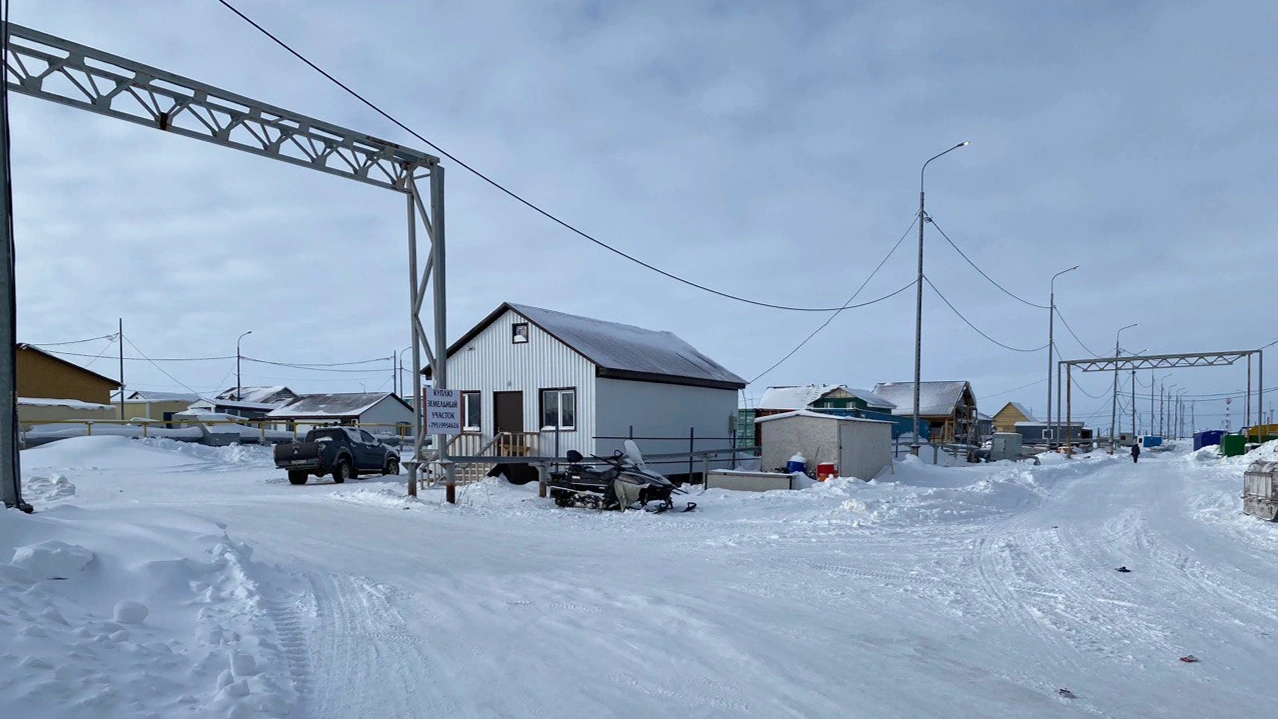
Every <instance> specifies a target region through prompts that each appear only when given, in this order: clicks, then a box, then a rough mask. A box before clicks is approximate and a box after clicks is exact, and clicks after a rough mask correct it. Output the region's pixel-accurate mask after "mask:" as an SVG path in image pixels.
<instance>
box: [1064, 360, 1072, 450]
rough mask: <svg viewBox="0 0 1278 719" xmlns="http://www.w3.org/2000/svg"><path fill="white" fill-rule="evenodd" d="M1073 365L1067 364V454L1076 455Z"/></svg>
mask: <svg viewBox="0 0 1278 719" xmlns="http://www.w3.org/2000/svg"><path fill="white" fill-rule="evenodd" d="M1073 368H1074V366H1073V365H1070V364H1066V365H1065V456H1066V457H1073V456H1074V424H1073V414H1072V412H1073V409H1074V405H1073V402H1072V401H1071V395H1072V394H1073V392H1074V379H1073V377H1072V376H1071V375H1070V370H1072V369H1073Z"/></svg>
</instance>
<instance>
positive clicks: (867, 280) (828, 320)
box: [749, 217, 919, 384]
mask: <svg viewBox="0 0 1278 719" xmlns="http://www.w3.org/2000/svg"><path fill="white" fill-rule="evenodd" d="M918 221H919V220H918V218H917V217H915V218H914V220H913V221H912V222H910V226H909V227H907V228H905V232H903V233H901V239H899V240H897V241H896V244H895V245H892V249H890V250H888V253H887V254H886V255H884V257H883V259H882V260H880V261H879V264H878V265H877V266H876V267H875V268H874V271H873V272H871V273H870V274H869V276H868V277H866V278H865V281H864V282H862V283H861V286H860V287H858V288H856V292H853V293H852V296H851V297H849V298H848V299H847V301H846V302H844V303H843V304H845V305H850V304H852V301H853V300H855V299H856V298H857V295H859V294H861V290H864V289H865V286H866V285H868V284H870V280H872V279H874V276H875V275H876V274H878V272H879V270H881V269H883V265H885V264H887V261H888V260H889V259H891V257H892V255H893V254H894V253H895V252H896V249H897V248H898V247H900V246H901V243H902V242H904V241H905V238H906V237H907V236H909V234H910V230H912V229H914V226H915V225H916V224H918ZM914 284H915V283H914V282H911V283H910V284H908V285H906V286H905V288H902V289H906V288H909V287H913V286H914ZM892 294H896V293H895V292H894V293H892ZM889 296H891V295H889ZM842 311H843V310H838V311H837V312H835V313H834V314H832V315H830V316H829V317H827V318H826V320H825V322H822V323H821V326H820V327H817V328H816V329H814V330H812V332H811V333H810V334H808V336H807V337H804V338H803V341H802V342H800V343H799V344H798V345H796V346H795V348H794V349H792V350H790V351H789V352H787V353H786V355H785V356H784V357H782V358H781V359H779V360H777V361H776V364H774V365H772V366H771V367H769V368H767V369H765V370H763V371H762V372H760V373H759V374H758V375H757V376H755V378H754V379H752V380H750V382H749V384H754V383H755V382H758V381H759V380H760V379H761V378H762V377H765V376H766V375H767V374H768V373H769V372H771V371H772V370H774V369H776V368H777V367H780V366H781V364H782V363H783V362H785V361H786V360H788V359H790V358H791V357H793V356H794V353H795V352H798V351H799V350H801V349H803V346H804V345H806V344H807V343H808V342H809V341H811V340H812V338H813V337H816V336H817V334H818V333H820V332H821V330H823V329H825V328H826V326H827V325H829V324H830V323H831V322H833V321H834V318H835V317H838V316H839V313H840V312H842Z"/></svg>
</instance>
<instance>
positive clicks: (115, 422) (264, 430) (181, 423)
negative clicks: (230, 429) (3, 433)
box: [19, 417, 412, 444]
mask: <svg viewBox="0 0 1278 719" xmlns="http://www.w3.org/2000/svg"><path fill="white" fill-rule="evenodd" d="M19 424H20V425H21V426H23V427H27V426H29V427H30V429H24V430H22V432H21V436H22V438H23V440H27V439H33V440H34V439H41V438H42V437H41V435H47V434H51V433H45V432H38V431H36V429H35V428H36V427H49V426H53V425H61V426H66V427H67V428H76V427H83V428H84V436H88V437H91V436H93V428H94V427H95V426H98V427H138V428H139V429H140V430H141V431H140V432H139V433H138V434H137V435H133V434H132V433H122V432H109V431H108V432H105V434H115V435H121V434H123V435H125V436H138V437H142V438H149V437H165V436H168V432H166V430H168V431H179V430H182V429H190V428H196V427H201V426H203V427H210V426H212V427H216V426H236V427H244V428H249V429H253V428H255V429H256V430H257V439H258V441H259V442H260V443H262V444H268V443H276V444H277V443H281V442H286V441H287V442H296V441H297V439H298V434H299V432H301V433H302V434H303V435H304V434H305V432H306V431H309V430H311V429H317V428H320V427H337V426H346V427H355V428H357V429H367V430H369V433H370V434H372V435H373V436H374V437H377V438H378V439H380V440H382V441H386V440H387V439H390V438H393V439H394V440H395V441H396V442H398V443H401V444H402V443H406V442H408V441H410V440H411V439H412V427H411V426H410V425H407V424H400V423H389V422H353V423H350V424H346V425H343V424H341V423H339V422H313V423H312V422H292V423H288V422H281V421H280V420H277V419H276V420H270V419H241V420H231V419H209V420H201V419H187V418H174V419H144V418H140V417H139V418H135V419H32V420H22V421H21V422H20V423H19ZM299 424H300V425H302V427H303V429H299V427H298V425H299ZM157 425H158V426H157ZM385 429H390V430H392V431H390V432H387V431H374V430H385ZM100 433H102V432H100ZM281 435H283V436H281ZM72 436H74V435H72ZM46 438H47V439H48V440H49V441H53V440H55V439H66V438H67V437H63V436H57V437H52V436H49V437H46ZM172 438H173V439H182V437H180V436H179V437H172ZM241 438H242V439H247V437H246V436H245V435H244V434H243V433H241Z"/></svg>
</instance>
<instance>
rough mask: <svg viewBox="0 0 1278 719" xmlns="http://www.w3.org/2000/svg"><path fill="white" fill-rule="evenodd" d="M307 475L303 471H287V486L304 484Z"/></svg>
mask: <svg viewBox="0 0 1278 719" xmlns="http://www.w3.org/2000/svg"><path fill="white" fill-rule="evenodd" d="M306 477H307V473H306V470H304V469H290V470H289V471H288V483H289V484H306Z"/></svg>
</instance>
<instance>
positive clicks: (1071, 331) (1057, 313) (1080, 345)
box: [1056, 309, 1100, 357]
mask: <svg viewBox="0 0 1278 719" xmlns="http://www.w3.org/2000/svg"><path fill="white" fill-rule="evenodd" d="M1056 316H1057V317H1059V318H1060V320H1061V323H1062V324H1064V325H1065V329H1067V330H1069V336H1070V337H1073V338H1074V341H1075V342H1077V343H1078V346H1079V347H1082V348H1083V351H1084V352H1086V353H1088V354H1090V355H1091V356H1093V357H1100V353H1099V352H1093V351H1092V349H1091V348H1090V347H1088V346H1087V345H1085V344H1083V341H1082V340H1080V339H1079V338H1078V335H1076V334H1074V328H1073V327H1070V326H1069V322H1068V321H1066V320H1065V315H1063V314H1061V311H1060V310H1059V309H1057V310H1056Z"/></svg>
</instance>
